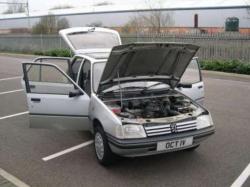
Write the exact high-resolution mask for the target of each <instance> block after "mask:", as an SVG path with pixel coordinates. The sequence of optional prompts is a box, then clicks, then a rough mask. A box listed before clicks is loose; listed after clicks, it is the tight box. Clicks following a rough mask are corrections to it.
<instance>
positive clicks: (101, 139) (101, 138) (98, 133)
mask: <svg viewBox="0 0 250 187" xmlns="http://www.w3.org/2000/svg"><path fill="white" fill-rule="evenodd" d="M94 135H95V154H96V158H97V160H98V162H99V163H100V164H102V165H104V166H107V165H109V164H111V162H112V161H113V159H114V154H113V153H112V151H111V149H110V147H109V144H108V140H107V137H106V134H105V132H104V130H103V128H102V127H100V126H98V127H97V128H96V129H95V134H94Z"/></svg>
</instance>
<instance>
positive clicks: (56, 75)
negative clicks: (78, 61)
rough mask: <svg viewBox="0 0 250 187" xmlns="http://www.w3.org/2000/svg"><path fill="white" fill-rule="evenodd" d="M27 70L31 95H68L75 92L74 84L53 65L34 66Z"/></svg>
mask: <svg viewBox="0 0 250 187" xmlns="http://www.w3.org/2000/svg"><path fill="white" fill-rule="evenodd" d="M27 68H28V69H29V71H26V72H27V80H28V86H29V91H30V93H39V94H43V93H46V94H60V95H68V94H69V92H70V91H73V90H74V85H73V83H72V82H71V81H70V80H69V79H68V78H67V77H66V76H65V75H64V74H63V73H62V72H61V71H59V70H58V69H57V68H56V67H54V66H52V65H45V64H41V65H40V64H32V65H30V66H28V67H27ZM27 68H26V69H27Z"/></svg>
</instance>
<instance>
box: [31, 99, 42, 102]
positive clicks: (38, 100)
mask: <svg viewBox="0 0 250 187" xmlns="http://www.w3.org/2000/svg"><path fill="white" fill-rule="evenodd" d="M30 100H31V101H33V102H37V103H40V101H41V99H40V98H31V99H30Z"/></svg>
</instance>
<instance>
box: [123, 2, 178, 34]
mask: <svg viewBox="0 0 250 187" xmlns="http://www.w3.org/2000/svg"><path fill="white" fill-rule="evenodd" d="M153 3H154V5H157V6H156V7H155V6H154V7H153V6H152V4H153ZM146 4H147V6H148V7H149V10H150V11H149V12H147V13H137V14H136V15H135V16H133V17H131V19H130V21H129V22H128V23H127V24H126V25H125V26H124V28H123V29H125V30H126V28H128V27H132V30H134V31H135V32H136V33H138V32H144V31H145V29H146V28H147V32H156V33H161V32H162V27H168V26H171V25H173V24H174V20H173V19H172V15H171V13H168V12H166V11H162V10H161V8H162V7H163V6H162V0H158V1H157V2H155V0H154V2H152V1H150V0H146ZM143 28H144V29H143ZM130 30H131V29H130Z"/></svg>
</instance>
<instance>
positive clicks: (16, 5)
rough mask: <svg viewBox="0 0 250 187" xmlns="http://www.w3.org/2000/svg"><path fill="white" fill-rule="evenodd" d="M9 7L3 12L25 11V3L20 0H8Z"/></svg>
mask: <svg viewBox="0 0 250 187" xmlns="http://www.w3.org/2000/svg"><path fill="white" fill-rule="evenodd" d="M8 3H10V4H8V8H7V10H6V11H4V12H3V14H13V13H21V12H25V8H26V6H25V4H24V3H21V2H20V1H18V0H8Z"/></svg>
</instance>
